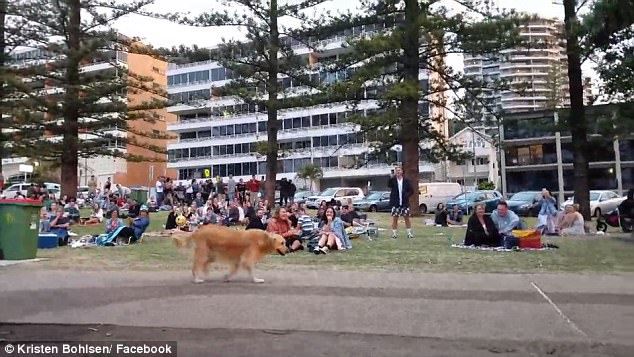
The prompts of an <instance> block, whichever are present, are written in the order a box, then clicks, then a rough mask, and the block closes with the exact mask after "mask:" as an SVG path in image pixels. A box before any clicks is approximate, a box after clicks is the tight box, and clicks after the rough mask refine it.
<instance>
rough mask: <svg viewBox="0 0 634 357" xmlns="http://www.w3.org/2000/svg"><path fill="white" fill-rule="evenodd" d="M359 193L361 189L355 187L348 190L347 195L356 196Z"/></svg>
mask: <svg viewBox="0 0 634 357" xmlns="http://www.w3.org/2000/svg"><path fill="white" fill-rule="evenodd" d="M358 194H359V191H357V190H355V189H350V190H348V191H347V192H346V196H356V195H358Z"/></svg>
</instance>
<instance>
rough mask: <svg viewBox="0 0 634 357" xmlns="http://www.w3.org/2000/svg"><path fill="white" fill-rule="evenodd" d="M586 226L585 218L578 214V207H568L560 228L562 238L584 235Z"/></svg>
mask: <svg viewBox="0 0 634 357" xmlns="http://www.w3.org/2000/svg"><path fill="white" fill-rule="evenodd" d="M584 224H585V222H584V220H583V216H582V215H581V213H579V212H577V210H576V207H575V206H574V205H566V207H565V213H564V216H563V219H562V220H561V223H560V224H559V226H558V229H559V234H561V235H562V236H569V235H584V234H586V231H585V228H584Z"/></svg>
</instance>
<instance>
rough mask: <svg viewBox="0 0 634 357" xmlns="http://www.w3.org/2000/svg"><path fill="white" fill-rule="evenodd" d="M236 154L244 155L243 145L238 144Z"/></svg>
mask: <svg viewBox="0 0 634 357" xmlns="http://www.w3.org/2000/svg"><path fill="white" fill-rule="evenodd" d="M236 154H242V144H236Z"/></svg>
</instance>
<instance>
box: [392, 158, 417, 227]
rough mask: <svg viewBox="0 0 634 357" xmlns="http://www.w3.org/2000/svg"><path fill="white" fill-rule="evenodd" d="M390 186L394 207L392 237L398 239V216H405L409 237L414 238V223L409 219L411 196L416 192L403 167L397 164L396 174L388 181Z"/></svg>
mask: <svg viewBox="0 0 634 357" xmlns="http://www.w3.org/2000/svg"><path fill="white" fill-rule="evenodd" d="M388 187H389V188H390V190H391V192H390V207H392V238H393V239H396V238H397V237H398V235H397V229H398V217H403V219H404V220H405V227H407V238H414V235H413V234H412V223H411V222H410V220H409V197H410V196H411V195H412V193H414V190H413V189H412V185H411V184H410V183H409V181H407V180H406V179H405V178H404V177H403V169H402V168H401V167H400V166H397V167H396V168H395V169H394V176H393V177H391V178H390V180H389V181H388Z"/></svg>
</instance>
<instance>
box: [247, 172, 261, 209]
mask: <svg viewBox="0 0 634 357" xmlns="http://www.w3.org/2000/svg"><path fill="white" fill-rule="evenodd" d="M247 189H248V190H249V201H250V202H251V206H252V207H255V206H257V204H258V193H259V192H260V181H258V179H256V178H255V175H251V179H250V180H249V181H248V182H247Z"/></svg>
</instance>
